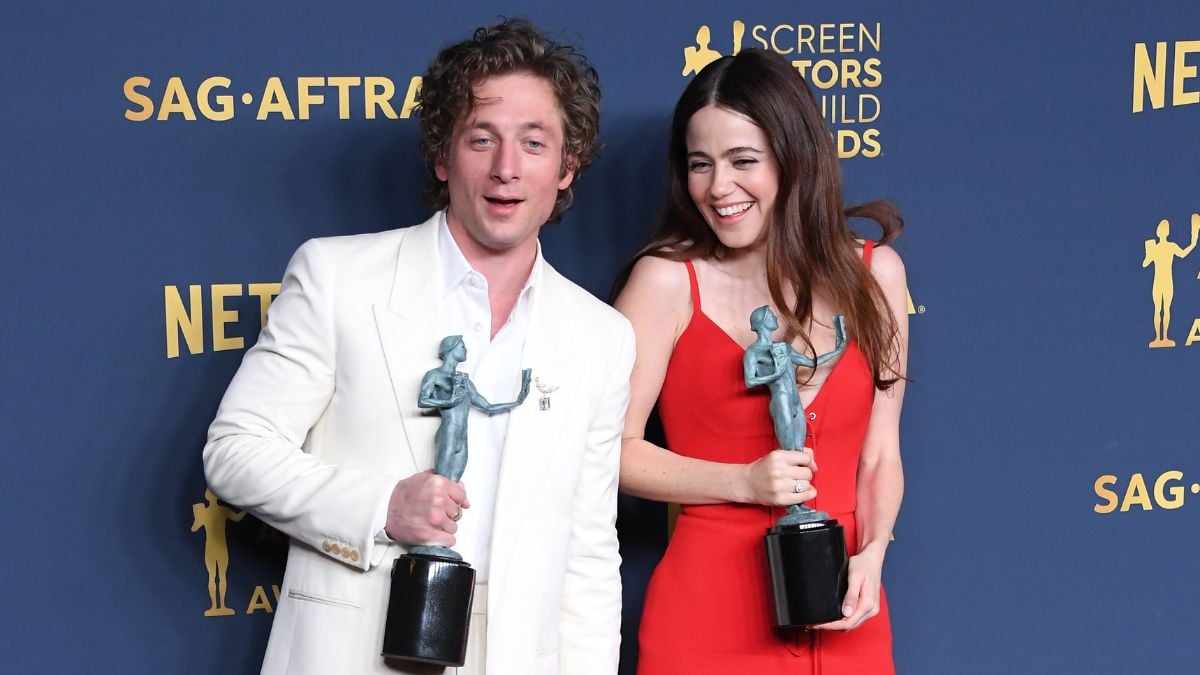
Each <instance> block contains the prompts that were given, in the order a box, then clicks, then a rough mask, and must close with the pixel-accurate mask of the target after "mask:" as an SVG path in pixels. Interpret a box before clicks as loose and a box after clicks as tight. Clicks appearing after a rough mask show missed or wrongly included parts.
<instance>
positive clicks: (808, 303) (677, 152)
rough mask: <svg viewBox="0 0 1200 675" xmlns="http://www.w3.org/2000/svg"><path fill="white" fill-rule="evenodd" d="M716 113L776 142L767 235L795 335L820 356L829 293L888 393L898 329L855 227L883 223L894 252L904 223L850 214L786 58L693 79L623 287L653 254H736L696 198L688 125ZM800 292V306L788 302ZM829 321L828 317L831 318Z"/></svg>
mask: <svg viewBox="0 0 1200 675" xmlns="http://www.w3.org/2000/svg"><path fill="white" fill-rule="evenodd" d="M709 105H715V106H718V107H721V108H725V109H727V110H731V111H733V112H736V113H740V114H742V115H745V116H746V117H748V118H750V119H751V120H752V121H753V122H754V123H755V124H756V125H758V126H759V127H760V128H761V129H762V130H763V132H764V133H765V134H766V136H767V138H768V139H769V142H770V145H771V152H772V153H773V154H774V156H775V160H776V164H777V165H778V167H779V192H778V194H777V196H776V198H775V208H774V213H773V214H772V221H771V225H770V227H769V229H768V232H767V287H768V289H769V290H770V294H771V301H772V302H773V303H774V305H775V306H776V307H778V308H780V309H781V317H780V319H781V321H782V322H783V325H784V327H785V329H786V332H787V335H788V336H798V337H799V338H800V340H801V341H802V342H803V344H804V348H805V351H806V352H807V353H808V354H809V355H810V356H812V355H815V349H814V347H813V344H812V340H811V339H810V337H809V335H808V331H807V329H806V326H807V325H808V323H809V321H810V319H811V318H812V304H813V290H814V289H820V290H821V292H823V293H824V294H826V295H827V296H828V297H829V299H830V301H831V302H832V303H833V306H834V307H836V308H838V310H839V311H840V312H842V313H843V314H844V315H845V316H846V324H847V331H848V332H849V334H850V337H851V338H852V339H854V340H857V342H858V345H859V348H860V349H861V350H862V351H863V354H864V355H865V356H866V358H867V362H868V363H869V364H870V367H871V373H872V376H873V378H874V381H875V386H876V387H877V388H879V389H887V388H888V387H890V386H891V385H892V384H894V383H895V382H896V381H897V380H898V379H899V378H901V377H903V376H904V374H903V373H899V372H896V370H895V366H894V364H895V362H896V356H897V350H898V349H899V344H898V335H897V327H896V321H895V319H894V317H893V316H892V314H891V312H890V311H889V309H888V305H887V301H886V299H885V298H884V296H883V290H882V289H881V288H880V287H879V284H878V283H877V282H876V281H875V278H874V276H872V275H871V272H870V270H869V269H867V266H866V265H864V264H863V263H862V258H861V253H860V252H859V250H858V246H857V241H856V239H855V235H854V234H853V233H852V232H851V231H850V229H849V227H848V225H847V220H848V219H850V218H869V219H871V220H874V221H875V222H877V223H878V224H879V226H880V227H881V228H882V230H883V235H882V237H881V238H880V239H879V243H880V244H886V243H888V242H890V241H892V240H893V239H895V238H896V236H897V235H898V234H899V233H900V230H901V229H902V228H903V227H904V222H903V220H901V218H900V213H899V210H898V209H897V208H896V206H895V204H893V203H891V202H889V201H873V202H868V203H865V204H861V205H858V206H853V207H849V208H844V205H843V202H842V180H841V170H840V168H839V166H838V157H837V151H836V150H835V148H834V143H833V138H832V136H831V135H830V132H829V129H828V128H827V127H826V126H825V122H824V120H823V119H822V118H821V112H820V109H819V107H818V106H817V101H816V99H815V98H814V97H813V94H812V91H811V90H809V88H808V85H807V83H805V81H804V78H803V77H801V76H800V74H799V73H798V72H796V70H795V69H794V68H792V66H791V65H790V64H788V62H787V61H785V60H784V59H783V58H782V57H780V56H778V55H777V54H774V53H771V52H767V51H763V50H760V49H748V50H745V51H742V52H740V53H738V54H737V55H736V56H726V57H724V58H722V59H719V60H717V61H714V62H713V63H711V64H709V65H708V66H707V67H706V68H704V70H702V71H701V72H700V74H699V75H697V76H696V78H695V79H693V80H692V82H691V84H689V85H688V87H687V89H686V90H684V92H683V95H682V96H681V97H680V99H679V103H678V104H676V106H675V115H674V118H673V120H672V123H671V138H670V145H669V148H668V158H667V167H668V168H667V196H666V203H665V205H664V206H663V209H662V212H661V214H660V215H659V218H658V224H657V226H656V227H655V230H654V233H653V235H652V236H651V238H650V243H648V244H647V245H646V246H645V247H644V248H642V250H641V251H639V252H638V254H637V255H636V256H635V257H634V258H633V260H632V261H630V263H629V265H627V266H626V267H625V269H624V270H623V272H622V273H621V274H620V275H619V276H618V279H617V288H620V287H621V286H623V285H624V283H625V281H626V280H628V278H629V271H630V270H631V269H632V267H633V264H634V263H635V262H637V260H638V259H640V258H641V257H643V256H647V255H650V256H656V257H660V258H667V259H670V260H680V261H682V260H691V259H694V258H717V259H720V258H722V257H724V256H725V255H726V254H727V250H726V249H725V247H724V246H722V245H721V242H720V241H719V240H718V239H717V237H716V235H715V234H713V231H712V229H711V228H710V227H709V225H708V223H707V222H706V221H705V220H704V217H703V216H701V215H700V211H699V210H698V209H697V208H696V205H695V203H694V202H693V201H692V198H691V195H690V194H689V193H688V165H687V152H688V149H687V127H688V122H689V121H690V120H691V119H692V115H694V114H695V113H696V112H697V111H699V110H700V109H701V108H704V107H705V106H709ZM785 285H786V287H790V288H791V290H792V291H793V293H794V296H795V304H794V305H792V306H789V305H788V304H787V303H786V302H785V301H784V293H783V289H784V288H785ZM826 320H828V319H826Z"/></svg>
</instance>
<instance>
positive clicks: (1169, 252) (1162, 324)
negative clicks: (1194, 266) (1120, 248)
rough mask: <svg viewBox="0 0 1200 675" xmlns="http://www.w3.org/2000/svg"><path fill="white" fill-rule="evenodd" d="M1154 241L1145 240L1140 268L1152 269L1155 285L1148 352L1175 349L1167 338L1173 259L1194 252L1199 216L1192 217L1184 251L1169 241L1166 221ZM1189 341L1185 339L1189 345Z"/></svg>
mask: <svg viewBox="0 0 1200 675" xmlns="http://www.w3.org/2000/svg"><path fill="white" fill-rule="evenodd" d="M1155 234H1156V236H1157V237H1158V238H1157V239H1147V240H1146V242H1145V248H1146V257H1145V258H1143V259H1142V267H1143V268H1145V267H1149V266H1150V265H1154V281H1153V283H1152V285H1151V295H1152V297H1153V300H1154V339H1153V340H1151V341H1150V348H1151V349H1157V348H1159V347H1174V346H1175V341H1174V340H1172V339H1170V338H1169V337H1168V336H1167V331H1168V329H1169V328H1170V327H1171V302H1172V301H1173V300H1174V298H1175V276H1174V265H1175V259H1176V258H1183V257H1185V256H1187V254H1189V253H1191V252H1192V249H1194V248H1196V239H1197V235H1200V213H1193V214H1192V241H1191V243H1190V244H1188V246H1187V248H1181V247H1180V246H1179V245H1178V244H1176V243H1174V242H1171V241H1168V240H1167V236H1168V235H1170V234H1171V224H1170V222H1168V221H1167V220H1166V219H1165V218H1164V219H1163V220H1161V221H1159V223H1158V229H1157V230H1156V232H1155ZM1191 343H1192V338H1191V337H1190V336H1189V337H1188V345H1191Z"/></svg>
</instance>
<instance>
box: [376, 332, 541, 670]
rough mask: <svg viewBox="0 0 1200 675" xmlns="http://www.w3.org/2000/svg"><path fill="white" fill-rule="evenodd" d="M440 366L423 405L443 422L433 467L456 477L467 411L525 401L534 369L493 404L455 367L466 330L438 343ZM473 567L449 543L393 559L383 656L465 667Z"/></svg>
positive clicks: (426, 385) (429, 378) (426, 383)
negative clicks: (508, 396) (511, 394)
mask: <svg viewBox="0 0 1200 675" xmlns="http://www.w3.org/2000/svg"><path fill="white" fill-rule="evenodd" d="M438 356H439V357H440V358H441V359H442V365H441V366H439V367H437V368H434V369H433V370H430V371H429V372H428V373H425V376H424V377H423V378H422V379H421V393H420V396H419V398H418V399H417V405H418V406H420V407H422V408H434V409H436V410H438V411H439V412H440V413H441V417H442V421H441V425H440V426H439V427H438V430H437V434H436V435H435V436H434V439H435V441H436V444H437V458H436V460H435V464H434V469H433V470H434V473H436V474H438V475H439V476H445V477H446V478H449V479H450V480H452V481H455V482H458V480H459V479H461V478H462V475H463V470H464V469H465V468H466V466H467V415H468V414H469V413H470V412H471V406H475V407H476V408H479V409H480V410H482V411H484V412H486V413H487V414H488V415H495V414H497V413H502V412H506V411H508V410H512V409H513V408H515V407H517V406H518V405H521V403H522V402H524V401H525V396H526V395H527V394H528V393H529V376H530V371H529V370H528V369H526V370H523V371H521V393H520V394H519V395H518V396H517V400H515V401H512V402H511V403H489V402H488V401H487V399H485V398H484V397H483V396H481V395H480V394H479V392H478V391H476V390H475V385H474V384H472V382H471V378H470V377H469V376H468V375H467V374H466V373H460V372H458V370H457V367H458V364H460V363H462V362H463V361H465V360H466V358H467V347H466V345H465V344H463V339H462V336H460V335H451V336H448V337H446V338H444V339H443V340H442V342H441V345H439V347H438ZM474 591H475V570H474V569H473V568H472V567H471V566H470V565H468V564H467V563H466V562H463V559H462V556H461V555H460V554H459V553H458V552H457V551H455V550H454V549H451V548H446V547H445V546H413V547H412V548H410V549H409V551H408V553H406V554H404V555H402V556H400V557H399V558H397V559H396V562H395V563H394V564H393V565H392V589H391V596H390V597H389V601H388V610H387V624H386V626H385V627H384V631H383V655H384V656H385V657H388V658H396V659H404V660H408V661H416V662H420V663H429V664H435V665H439V666H454V667H458V666H462V665H463V663H464V661H465V660H466V653H467V631H468V630H469V628H470V620H471V599H472V595H473V593H474Z"/></svg>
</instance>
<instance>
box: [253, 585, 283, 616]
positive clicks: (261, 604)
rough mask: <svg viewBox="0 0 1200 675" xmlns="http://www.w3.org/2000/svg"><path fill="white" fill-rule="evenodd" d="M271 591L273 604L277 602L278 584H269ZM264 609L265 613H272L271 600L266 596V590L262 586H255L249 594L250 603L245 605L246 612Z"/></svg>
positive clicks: (273, 610)
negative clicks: (273, 598) (273, 599)
mask: <svg viewBox="0 0 1200 675" xmlns="http://www.w3.org/2000/svg"><path fill="white" fill-rule="evenodd" d="M271 593H272V594H273V595H274V596H275V604H276V605H278V604H279V586H277V585H275V584H271ZM260 610H261V611H264V612H266V613H267V614H273V613H274V612H275V608H274V607H272V606H271V600H270V598H269V597H267V591H266V589H264V588H263V587H262V586H255V587H254V592H253V593H251V594H250V603H249V604H248V605H246V613H247V614H253V613H255V612H257V611H260Z"/></svg>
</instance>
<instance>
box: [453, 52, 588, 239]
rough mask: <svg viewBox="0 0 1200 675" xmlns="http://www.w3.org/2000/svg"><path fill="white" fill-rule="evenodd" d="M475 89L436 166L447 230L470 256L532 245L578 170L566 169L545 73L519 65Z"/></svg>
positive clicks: (559, 116)
mask: <svg viewBox="0 0 1200 675" xmlns="http://www.w3.org/2000/svg"><path fill="white" fill-rule="evenodd" d="M475 97H476V99H477V100H478V104H477V105H476V106H475V109H474V110H473V111H471V112H470V113H469V114H468V115H467V116H466V117H464V118H462V119H460V120H458V121H457V122H456V123H455V125H454V132H453V134H452V135H451V138H450V144H449V147H448V148H447V150H446V159H445V161H444V162H443V161H439V162H438V163H437V164H436V165H435V166H434V171H435V173H436V174H437V177H438V180H443V181H446V183H447V186H448V188H449V192H450V207H449V209H448V210H447V215H446V219H447V222H448V224H449V226H450V231H451V232H452V233H453V234H454V238H455V241H457V242H458V244H459V247H460V248H462V249H463V252H464V253H465V254H467V257H468V259H471V258H472V257H474V256H479V255H483V256H487V255H494V254H498V253H506V252H511V251H516V250H520V249H523V248H525V247H528V248H529V249H530V250H532V249H533V248H534V247H535V246H536V243H535V242H536V240H537V233H538V230H539V229H540V228H541V227H542V225H543V224H544V223H545V222H546V219H547V218H549V217H550V213H551V212H552V211H553V210H554V202H555V200H556V199H557V197H558V191H559V190H563V189H566V188H567V187H568V186H569V185H570V184H571V181H572V180H573V179H574V178H575V172H574V170H573V169H570V168H568V170H567V171H565V172H564V171H563V122H562V111H561V110H560V109H559V107H558V100H557V98H556V97H555V95H554V90H553V89H552V88H551V86H550V84H549V83H548V82H547V81H546V80H545V79H543V78H541V77H538V76H536V75H532V74H529V73H520V72H518V73H509V74H506V75H497V76H495V77H490V78H488V79H485V80H481V81H480V82H479V83H477V84H476V85H475ZM572 165H573V162H571V161H568V162H567V166H568V167H570V166H572ZM463 235H466V236H465V237H464V236H463ZM473 254H474V255H473Z"/></svg>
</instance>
